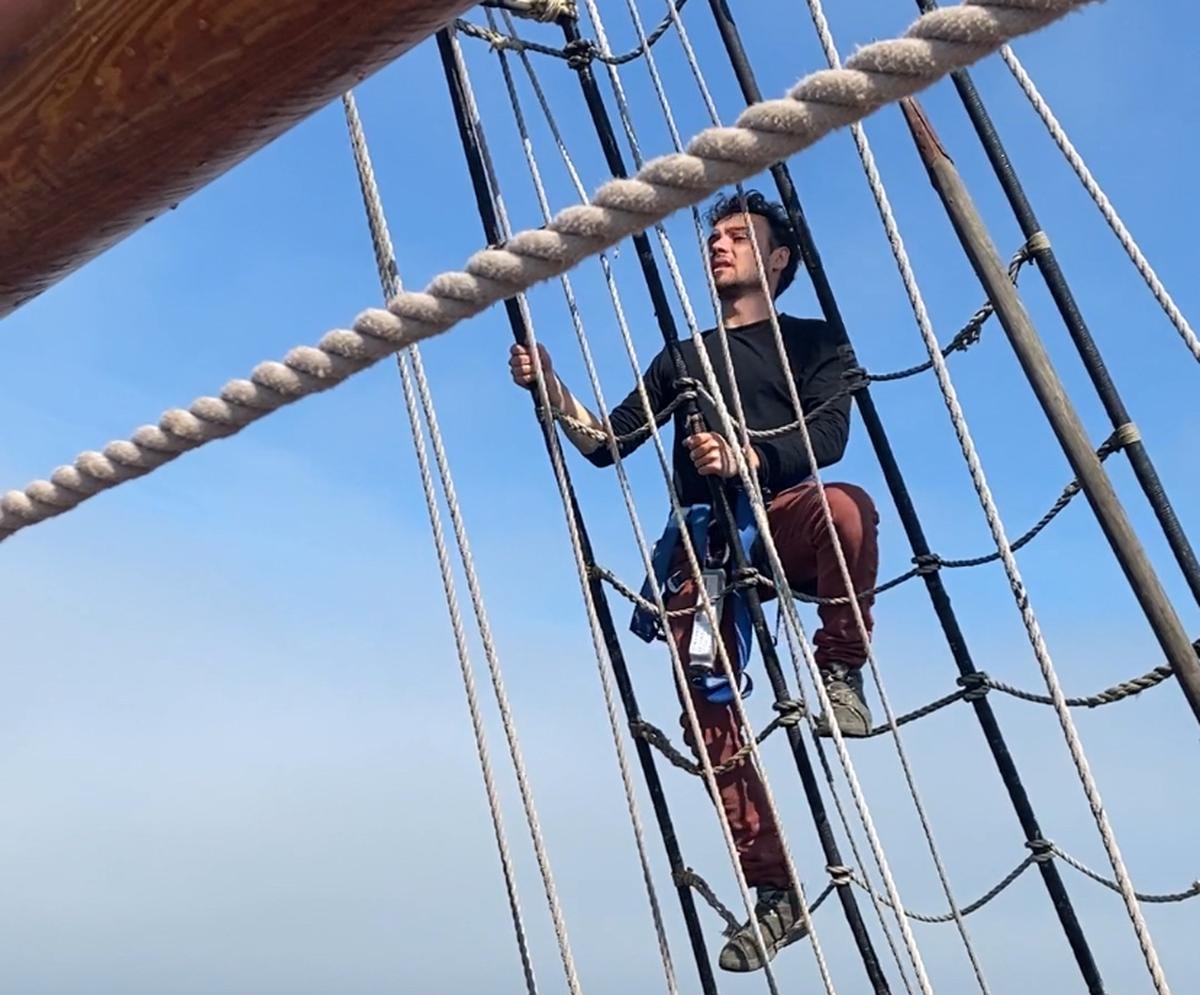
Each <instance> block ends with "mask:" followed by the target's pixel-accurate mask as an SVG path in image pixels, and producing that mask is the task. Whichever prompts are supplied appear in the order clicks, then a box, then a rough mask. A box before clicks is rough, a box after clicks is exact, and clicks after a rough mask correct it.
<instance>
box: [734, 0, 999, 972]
mask: <svg viewBox="0 0 1200 995" xmlns="http://www.w3.org/2000/svg"><path fill="white" fill-rule="evenodd" d="M807 3H808V9H809V13H810V14H811V16H812V21H813V26H814V27H815V28H816V31H817V35H818V37H819V39H820V42H821V48H822V51H823V52H824V53H825V58H826V59H827V60H828V62H829V65H830V67H831V68H833V69H838V68H840V67H841V57H840V56H839V54H838V49H837V43H836V42H835V41H834V38H833V33H832V32H831V31H830V29H829V22H828V20H827V19H826V17H825V11H824V8H823V6H822V4H821V0H807ZM850 133H851V135H852V136H853V138H854V145H855V148H856V149H857V151H858V157H859V160H860V162H861V163H862V167H863V172H864V173H865V175H866V177H867V182H868V185H869V186H870V188H871V193H872V196H873V197H874V199H875V203H876V205H877V206H878V208H879V211H880V214H881V216H882V217H883V218H884V225H885V228H886V227H887V226H888V225H889V224H890V225H892V226H893V227H894V225H895V221H894V218H893V216H892V211H891V205H890V203H889V201H888V196H887V191H886V190H885V189H884V186H883V181H882V179H881V177H880V175H879V171H878V169H877V167H876V164H875V156H874V153H873V152H872V151H871V146H870V143H869V142H868V141H867V135H866V131H865V130H864V129H863V126H862V125H861V124H860V123H857V122H856V123H855V124H853V125H851V128H850ZM889 219H890V220H889ZM753 248H754V253H755V257H756V259H757V260H758V267H759V274H760V279H761V280H763V282H764V283H765V282H766V274H765V272H764V271H763V268H762V259H761V253H760V251H759V249H760V246H759V245H758V243H757V240H753ZM771 327H772V331H773V332H774V335H775V342H776V349H777V351H778V354H779V357H780V362H782V363H783V364H784V368H785V369H786V368H787V361H788V360H787V351H786V349H785V348H784V344H783V337H782V335H781V334H780V330H779V323H778V321H777V320H775V319H774V318H773V320H772V322H771ZM788 390H789V394H790V396H791V400H792V405H793V409H794V413H795V416H796V418H797V420H798V421H799V423H800V435H801V438H802V440H803V442H804V447H805V453H806V455H807V457H808V459H809V462H810V465H811V466H812V468H813V479H814V480H815V481H816V483H817V488H818V493H819V494H820V497H821V510H822V514H823V516H824V519H825V526H826V528H827V529H828V531H829V534H830V535H831V536H832V538H833V549H834V553H835V555H836V557H837V562H838V569H839V572H840V574H841V577H842V583H843V584H844V585H845V589H846V590H847V591H853V590H854V583H853V581H852V579H851V576H850V570H849V567H848V565H847V562H846V557H845V551H844V550H843V548H842V542H841V539H840V537H839V536H838V534H837V531H836V529H835V528H834V524H833V513H832V510H831V509H830V506H829V501H828V497H827V495H826V493H825V486H824V484H823V483H822V480H821V474H820V471H819V470H818V468H817V466H816V460H815V455H814V453H813V449H812V442H811V439H810V436H809V431H808V423H807V421H806V420H805V418H804V412H803V410H802V407H801V404H800V397H799V394H798V393H797V392H796V385H795V383H794V382H793V381H792V379H791V378H790V377H789V378H788ZM850 609H851V611H852V612H853V614H854V621H855V625H856V626H857V628H858V631H859V635H860V637H861V638H862V640H863V644H864V645H865V646H866V648H867V664H868V666H869V667H870V668H871V673H872V676H873V677H874V679H875V686H876V688H877V690H878V692H879V700H880V703H881V705H882V706H883V710H884V715H885V717H886V719H887V724H888V726H889V728H890V730H891V734H892V741H893V743H894V745H895V747H896V755H897V757H898V758H899V760H900V766H901V769H902V771H903V773H904V779H905V782H906V784H907V786H908V790H909V794H910V795H911V796H912V800H913V806H914V808H915V809H916V812H917V816H918V819H919V821H920V823H921V831H922V833H923V834H924V836H925V840H926V844H927V845H928V848H929V854H930V857H931V858H932V860H933V866H934V869H935V871H936V872H937V876H938V881H939V883H940V884H941V888H942V893H943V894H944V895H945V896H946V901H947V903H948V904H949V907H950V914H951V915H952V916H953V918H954V924H955V927H956V928H957V930H958V934H959V936H960V938H961V939H962V942H963V946H964V948H965V949H966V953H967V958H968V960H969V961H970V963H971V969H972V971H973V972H974V975H975V980H976V983H977V984H978V985H979V989H980V991H981V992H982V993H983V995H990V989H989V986H988V983H987V979H986V978H985V976H984V972H983V965H982V964H981V963H980V961H979V955H978V954H977V952H976V950H975V946H974V944H973V943H972V942H971V936H970V933H969V932H968V931H967V926H966V923H965V921H964V920H963V916H962V913H961V911H960V909H959V905H958V902H957V900H956V899H955V897H954V893H953V889H952V888H951V886H950V878H949V874H948V872H947V870H946V866H945V862H944V861H943V859H942V855H941V852H940V849H939V847H938V845H937V841H936V839H935V837H934V833H933V826H932V824H931V822H930V820H929V815H928V812H927V811H926V808H925V804H924V802H923V801H922V799H921V794H920V791H919V790H918V788H917V782H916V775H915V774H914V772H913V769H912V764H911V762H910V761H909V758H908V751H907V750H906V749H905V747H904V742H903V739H902V737H901V735H900V730H899V728H898V727H897V725H896V716H895V712H894V711H893V709H892V705H891V701H890V700H889V698H888V694H887V689H886V687H885V685H884V682H883V675H882V674H881V673H880V670H879V665H878V663H877V661H876V659H875V653H874V650H873V649H872V644H871V637H870V633H869V632H868V631H867V627H866V622H865V619H864V618H863V614H862V604H861V603H860V602H859V600H858V599H857V598H852V599H851V601H850Z"/></svg>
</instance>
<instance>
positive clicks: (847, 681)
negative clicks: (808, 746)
mask: <svg viewBox="0 0 1200 995" xmlns="http://www.w3.org/2000/svg"><path fill="white" fill-rule="evenodd" d="M825 692H826V693H827V694H828V695H829V704H830V706H831V707H832V709H833V717H834V719H835V720H836V721H837V724H838V729H840V730H841V732H842V735H843V736H849V737H862V736H865V735H867V733H869V732H870V731H871V710H870V709H869V708H867V703H866V701H864V700H863V673H862V667H847V666H845V665H843V664H834V665H833V666H832V667H831V668H830V669H828V670H826V671H825ZM817 735H818V736H832V735H833V733H832V732H831V731H830V728H829V718H828V716H826V715H825V714H823V713H822V714H821V715H818V716H817Z"/></svg>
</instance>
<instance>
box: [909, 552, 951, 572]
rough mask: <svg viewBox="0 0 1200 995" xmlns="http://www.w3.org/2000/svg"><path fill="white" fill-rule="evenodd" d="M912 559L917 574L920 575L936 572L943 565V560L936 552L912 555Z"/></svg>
mask: <svg viewBox="0 0 1200 995" xmlns="http://www.w3.org/2000/svg"><path fill="white" fill-rule="evenodd" d="M912 561H913V563H914V564H915V565H916V568H917V574H918V575H920V576H924V575H925V574H933V573H937V572H938V571H939V570H941V569H942V567H943V566H944V561H943V560H942V558H941V557H940V556H938V554H937V553H921V554H919V555H917V556H914V557H913V558H912Z"/></svg>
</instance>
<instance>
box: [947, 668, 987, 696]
mask: <svg viewBox="0 0 1200 995" xmlns="http://www.w3.org/2000/svg"><path fill="white" fill-rule="evenodd" d="M955 683H957V684H958V686H959V687H961V688H962V689H963V695H962V700H963V701H979V699H980V698H984V697H986V696H987V693H988V692H989V691H991V690H992V681H991V678H990V677H988V675H987V674H985V673H984V672H983V671H982V670H976V671H975V672H974V673H970V674H962V675H961V676H960V677H959V678H958V680H957V681H956V682H955Z"/></svg>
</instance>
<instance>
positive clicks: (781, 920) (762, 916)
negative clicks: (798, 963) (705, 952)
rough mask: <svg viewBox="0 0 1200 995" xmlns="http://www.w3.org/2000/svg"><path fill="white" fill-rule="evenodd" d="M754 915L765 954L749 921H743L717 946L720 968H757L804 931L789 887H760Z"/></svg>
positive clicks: (796, 903) (742, 970)
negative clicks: (719, 948) (765, 947)
mask: <svg viewBox="0 0 1200 995" xmlns="http://www.w3.org/2000/svg"><path fill="white" fill-rule="evenodd" d="M754 918H755V920H757V921H758V928H759V930H760V931H761V933H762V938H763V943H765V944H766V946H767V949H766V952H765V955H764V952H763V951H762V949H761V948H760V947H759V945H758V940H757V938H756V937H755V935H754V926H753V924H752V923H751V922H747V923H746V924H745V925H744V926H742V927H740V928H739V929H738V930H737V931H736V932H734V933H733V935H732V936H730V937H729V942H728V943H726V944H725V946H724V947H722V948H721V956H720V958H719V959H718V961H717V963H718V964H720V966H721V969H722V970H723V971H738V972H744V971H757V970H758V969H759V968H761V967H762V966H763V965H764V964H765V963H767V961H769V960H771V959H772V958H773V957H774V956H775V955H776V954H777V953H778V952H779V951H780V950H782V949H783V948H784V947H786V946H787V945H788V944H789V943H795V942H796V940H799V939H800V938H801V937H803V936H805V935H806V934H807V932H808V931H807V930H806V929H805V928H804V925H803V923H801V922H800V902H799V900H798V899H797V896H796V893H795V892H794V891H792V890H791V889H790V888H769V887H760V888H759V889H758V901H757V902H756V903H755V905H754Z"/></svg>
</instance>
